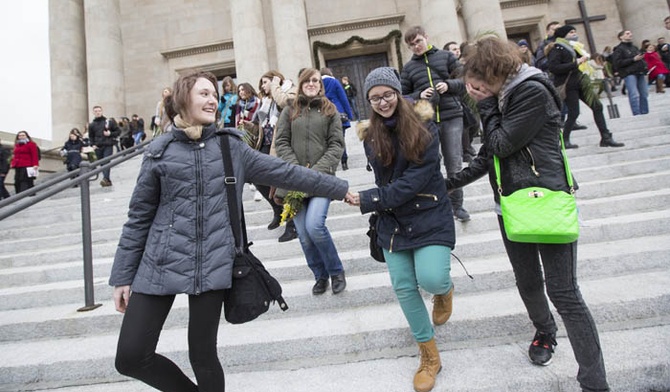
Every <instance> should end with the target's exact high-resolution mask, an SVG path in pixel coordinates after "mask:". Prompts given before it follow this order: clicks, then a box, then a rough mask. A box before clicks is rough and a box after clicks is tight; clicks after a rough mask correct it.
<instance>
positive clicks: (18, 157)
mask: <svg viewBox="0 0 670 392" xmlns="http://www.w3.org/2000/svg"><path fill="white" fill-rule="evenodd" d="M37 149H38V147H37V144H35V143H34V142H33V141H32V139H31V138H30V135H28V132H26V131H20V132H19V133H17V134H16V139H14V157H13V158H12V164H11V166H12V168H14V189H15V190H16V193H19V192H23V191H25V190H26V189H30V188H32V187H33V186H34V185H35V184H34V181H35V177H37V170H38V169H39V154H38V152H37Z"/></svg>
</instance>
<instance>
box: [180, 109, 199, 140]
mask: <svg viewBox="0 0 670 392" xmlns="http://www.w3.org/2000/svg"><path fill="white" fill-rule="evenodd" d="M174 125H176V126H177V128H181V129H183V130H184V133H185V134H186V136H188V138H189V139H191V140H198V139H200V138H201V137H202V125H191V124H189V123H188V122H186V121H185V120H184V119H183V118H181V115H179V114H178V115H176V116H175V117H174Z"/></svg>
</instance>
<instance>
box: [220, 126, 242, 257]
mask: <svg viewBox="0 0 670 392" xmlns="http://www.w3.org/2000/svg"><path fill="white" fill-rule="evenodd" d="M228 137H229V136H228V135H226V134H224V135H221V143H220V144H221V158H222V159H223V172H224V174H225V177H224V179H223V180H224V183H225V184H226V195H227V196H228V211H229V215H230V226H231V227H232V229H233V236H234V237H235V247H236V248H237V251H238V253H242V252H244V250H245V249H246V245H245V244H246V240H247V226H246V223H245V222H244V210H242V218H241V219H240V214H239V210H238V209H237V206H238V201H237V189H236V188H235V185H236V184H237V178H236V177H235V173H234V172H233V160H232V159H231V158H230V142H229V141H228ZM241 208H243V207H241ZM238 223H239V224H238Z"/></svg>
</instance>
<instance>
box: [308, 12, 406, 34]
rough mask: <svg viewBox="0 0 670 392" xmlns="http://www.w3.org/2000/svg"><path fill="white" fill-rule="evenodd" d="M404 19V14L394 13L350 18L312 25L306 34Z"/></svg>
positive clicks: (350, 28)
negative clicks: (356, 18) (340, 21)
mask: <svg viewBox="0 0 670 392" xmlns="http://www.w3.org/2000/svg"><path fill="white" fill-rule="evenodd" d="M404 19H405V15H403V14H396V15H387V16H382V17H379V18H372V19H358V20H351V21H348V22H345V23H332V24H327V25H320V26H314V27H310V28H309V29H307V34H308V35H309V36H310V37H314V36H317V35H326V34H332V33H339V32H342V31H352V30H360V29H365V28H369V27H379V26H396V27H397V26H398V25H399V24H400V22H402V21H403V20H404Z"/></svg>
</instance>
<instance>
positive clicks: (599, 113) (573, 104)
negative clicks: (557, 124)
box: [563, 88, 612, 142]
mask: <svg viewBox="0 0 670 392" xmlns="http://www.w3.org/2000/svg"><path fill="white" fill-rule="evenodd" d="M580 100H581V101H582V102H584V103H585V104H587V105H588V106H589V108H591V111H592V112H593V120H594V121H595V122H596V126H597V127H598V131H599V132H600V137H601V138H602V139H611V138H612V134H611V133H610V131H609V130H608V129H607V123H606V122H605V116H604V115H603V104H602V103H600V100H599V99H597V98H596V99H594V101H593V102H590V103H589V102H588V100H587V99H586V95H585V94H584V92H583V91H582V89H581V88H576V89H567V90H566V94H565V105H566V106H567V107H568V119H567V120H565V126H564V127H563V138H564V139H565V141H566V142H568V141H570V133H571V132H572V128H573V127H574V126H575V122H577V117H579V101H580Z"/></svg>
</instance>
